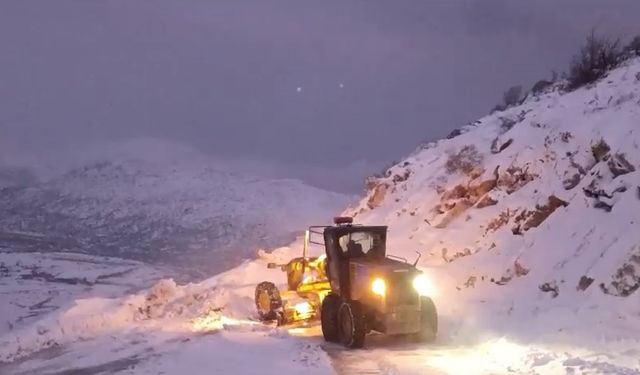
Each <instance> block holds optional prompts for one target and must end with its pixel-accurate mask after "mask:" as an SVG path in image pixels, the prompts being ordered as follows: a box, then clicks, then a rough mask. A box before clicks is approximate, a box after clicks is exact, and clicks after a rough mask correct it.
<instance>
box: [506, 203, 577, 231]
mask: <svg viewBox="0 0 640 375" xmlns="http://www.w3.org/2000/svg"><path fill="white" fill-rule="evenodd" d="M568 205H569V203H567V202H565V201H563V200H562V199H560V198H558V197H556V196H555V195H551V196H549V198H548V202H547V203H546V204H545V205H543V206H540V205H536V209H535V210H534V211H529V210H524V211H522V212H521V213H520V214H519V215H518V216H516V218H515V223H516V226H515V227H513V228H512V232H513V234H522V233H523V232H526V231H528V230H529V229H531V228H536V227H538V226H539V225H540V224H542V222H544V221H545V220H546V219H547V218H548V217H549V216H550V215H551V214H552V213H553V212H554V211H555V210H556V209H558V207H566V206H568Z"/></svg>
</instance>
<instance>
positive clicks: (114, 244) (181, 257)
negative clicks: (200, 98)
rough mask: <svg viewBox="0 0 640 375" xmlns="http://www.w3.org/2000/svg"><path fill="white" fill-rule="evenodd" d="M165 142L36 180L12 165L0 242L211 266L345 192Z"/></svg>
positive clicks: (331, 208) (330, 210)
mask: <svg viewBox="0 0 640 375" xmlns="http://www.w3.org/2000/svg"><path fill="white" fill-rule="evenodd" d="M143 143H144V144H143V146H147V147H148V146H149V142H148V141H145V142H143ZM170 145H171V144H170V143H167V142H163V143H162V145H161V146H162V147H159V148H160V149H162V150H163V152H162V156H163V157H162V158H161V159H160V160H156V158H155V157H154V154H153V153H145V152H141V153H140V155H141V156H140V157H137V156H136V155H135V147H133V146H135V143H133V144H129V145H126V146H125V149H127V150H128V151H127V152H123V151H122V149H119V150H117V152H114V153H113V154H107V156H106V157H105V158H102V159H100V158H99V157H98V158H94V159H93V160H92V161H91V162H89V163H86V164H84V165H83V164H81V163H78V164H80V165H79V166H75V167H73V168H72V169H70V170H68V171H66V172H64V173H62V174H60V175H58V176H55V177H53V178H49V179H46V180H43V181H37V180H35V179H33V178H26V177H23V176H22V174H24V176H27V175H28V174H27V172H26V170H21V169H14V170H16V171H20V172H19V173H16V172H14V173H13V174H11V175H10V178H11V183H6V184H5V185H4V187H0V212H2V215H1V216H0V246H1V245H2V244H3V242H4V244H5V246H6V247H9V246H11V247H13V248H17V249H18V250H26V251H43V250H44V251H48V250H51V251H61V250H62V251H73V252H82V253H89V254H99V255H108V256H117V257H123V258H132V259H138V260H144V261H148V262H152V263H160V264H171V265H179V266H183V267H186V268H188V269H190V270H192V271H195V270H197V271H200V272H202V273H203V274H211V273H213V272H218V271H221V270H224V269H227V268H229V267H230V266H232V265H234V264H237V262H238V261H239V260H240V259H243V258H246V257H251V256H252V255H253V254H254V253H255V251H256V249H257V248H258V247H270V246H276V245H279V244H283V243H286V242H287V241H289V240H291V239H292V238H293V237H294V235H295V233H297V232H299V231H300V229H301V228H303V227H304V225H305V224H306V223H309V224H310V223H313V222H325V221H326V220H327V217H331V216H332V215H333V214H335V213H336V212H339V210H340V207H342V206H344V205H345V204H346V203H347V201H348V198H347V197H346V196H344V195H341V194H337V193H331V192H326V191H323V190H321V189H317V188H314V187H310V186H307V185H305V184H304V183H302V182H300V181H297V180H285V179H267V178H263V177H255V176H252V175H250V174H247V173H237V172H234V171H229V170H224V169H222V168H220V167H219V166H218V167H217V166H216V165H215V163H213V162H209V159H208V158H207V157H206V156H203V155H201V154H197V153H195V152H193V153H192V152H184V150H183V149H181V148H180V147H177V151H176V152H174V153H173V155H172V151H173V150H172V149H171V146H170ZM5 173H7V172H5ZM7 174H8V173H7ZM2 175H3V174H2V173H0V176H2ZM16 176H17V177H18V178H16ZM7 180H9V178H8V179H7ZM18 182H19V183H18ZM34 234H35V235H34Z"/></svg>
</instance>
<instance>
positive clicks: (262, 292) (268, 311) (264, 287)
mask: <svg viewBox="0 0 640 375" xmlns="http://www.w3.org/2000/svg"><path fill="white" fill-rule="evenodd" d="M255 302H256V309H257V310H258V316H259V317H260V320H262V321H269V320H279V319H278V318H279V316H280V315H281V310H282V298H281V297H280V291H278V287H276V286H275V284H274V283H272V282H269V281H263V282H261V283H260V284H258V286H256V293H255ZM278 323H283V322H280V321H279V322H278Z"/></svg>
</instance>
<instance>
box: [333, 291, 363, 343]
mask: <svg viewBox="0 0 640 375" xmlns="http://www.w3.org/2000/svg"><path fill="white" fill-rule="evenodd" d="M338 323H339V324H340V341H341V342H342V345H344V346H345V347H347V348H351V349H355V348H362V347H363V346H364V337H365V335H366V332H367V331H366V325H365V317H364V313H363V309H362V305H361V304H360V302H358V301H344V302H343V303H342V304H341V305H340V310H339V312H338Z"/></svg>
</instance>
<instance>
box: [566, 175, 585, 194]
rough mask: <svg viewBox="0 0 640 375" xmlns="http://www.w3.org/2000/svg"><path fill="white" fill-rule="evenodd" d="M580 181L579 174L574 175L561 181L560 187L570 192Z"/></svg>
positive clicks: (580, 176)
mask: <svg viewBox="0 0 640 375" xmlns="http://www.w3.org/2000/svg"><path fill="white" fill-rule="evenodd" d="M581 180H582V175H581V174H580V173H574V174H573V176H571V177H569V178H567V179H565V180H564V181H562V187H564V189H565V190H571V189H573V188H574V187H576V186H578V184H579V183H580V181H581Z"/></svg>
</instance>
